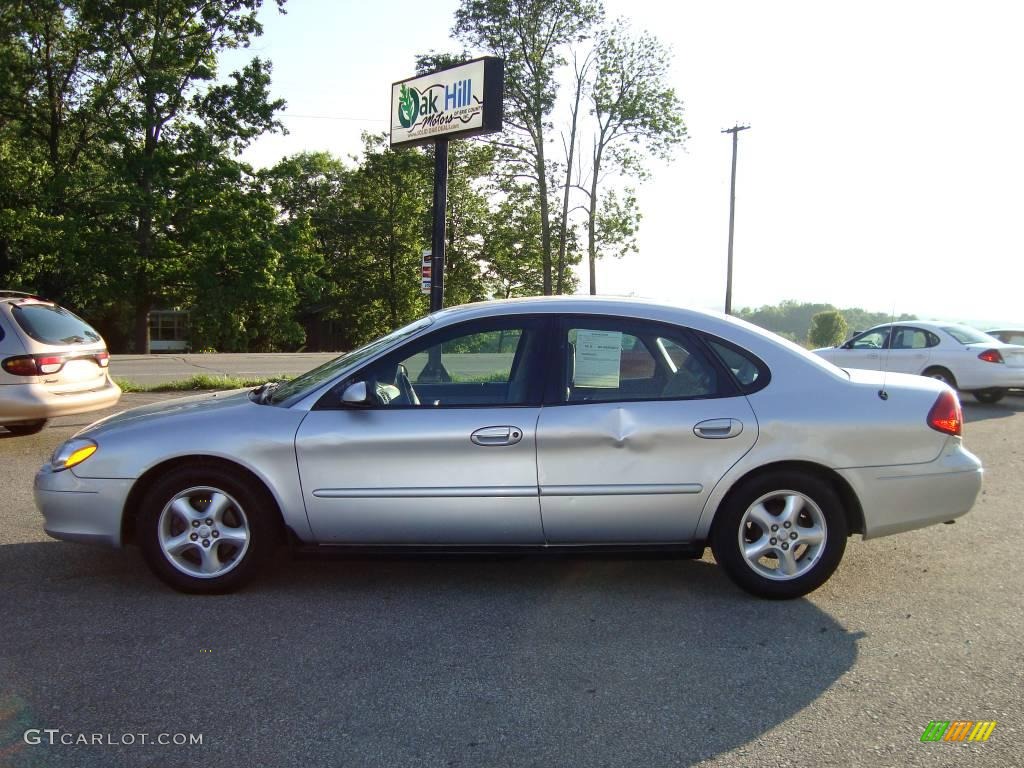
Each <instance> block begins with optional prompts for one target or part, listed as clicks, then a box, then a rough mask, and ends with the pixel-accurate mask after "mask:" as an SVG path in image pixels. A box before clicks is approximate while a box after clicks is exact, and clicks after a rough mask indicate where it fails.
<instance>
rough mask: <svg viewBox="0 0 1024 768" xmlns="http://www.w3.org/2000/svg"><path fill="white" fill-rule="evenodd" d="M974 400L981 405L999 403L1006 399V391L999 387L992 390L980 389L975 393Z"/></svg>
mask: <svg viewBox="0 0 1024 768" xmlns="http://www.w3.org/2000/svg"><path fill="white" fill-rule="evenodd" d="M973 395H974V399H975V400H977V401H978V402H979V403H998V402H999V401H1000V400H1002V399H1003V398H1004V397H1006V390H1005V389H1000V388H998V387H993V388H992V389H979V390H976V391H975V392H974V393H973Z"/></svg>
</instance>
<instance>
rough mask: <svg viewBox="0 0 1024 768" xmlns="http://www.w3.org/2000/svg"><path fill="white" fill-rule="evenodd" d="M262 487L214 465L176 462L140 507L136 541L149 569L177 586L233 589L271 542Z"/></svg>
mask: <svg viewBox="0 0 1024 768" xmlns="http://www.w3.org/2000/svg"><path fill="white" fill-rule="evenodd" d="M275 520H276V515H275V510H274V509H273V501H272V500H271V499H270V498H269V497H268V494H266V493H265V492H261V489H259V488H256V487H254V486H253V484H252V483H244V482H242V481H241V480H240V479H239V478H238V477H237V476H236V475H234V474H233V473H231V472H228V471H226V470H223V469H220V468H205V469H199V468H196V467H180V468H178V469H175V470H171V472H169V473H168V475H167V476H166V477H164V478H162V479H160V480H159V481H157V482H156V483H155V484H154V485H153V487H152V488H150V489H149V491H148V492H147V493H146V495H145V497H144V499H143V502H142V507H141V509H140V510H139V518H138V532H139V544H140V545H141V547H142V552H143V556H144V557H145V560H146V563H147V564H148V565H149V567H150V568H151V569H152V571H153V572H154V573H155V574H156V575H157V576H159V577H160V578H161V579H162V580H163V581H164V582H166V583H167V584H169V585H170V586H172V587H174V588H175V589H177V590H179V591H181V592H192V593H221V592H230V591H232V590H235V589H238V588H239V587H241V586H242V585H243V584H245V583H246V582H247V581H249V580H250V579H251V578H252V577H253V576H254V575H255V574H256V573H257V571H258V569H259V567H260V565H261V564H262V563H264V562H266V560H267V558H268V557H269V556H270V555H271V553H272V552H273V550H274V547H275V546H276V544H277V542H278V535H277V533H278V527H277V525H276V524H275Z"/></svg>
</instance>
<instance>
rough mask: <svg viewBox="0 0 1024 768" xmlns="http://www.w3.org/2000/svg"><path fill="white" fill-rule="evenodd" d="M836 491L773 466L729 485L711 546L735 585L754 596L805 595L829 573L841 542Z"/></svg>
mask: <svg viewBox="0 0 1024 768" xmlns="http://www.w3.org/2000/svg"><path fill="white" fill-rule="evenodd" d="M846 536H847V527H846V518H845V515H844V514H843V506H842V502H841V501H840V500H839V497H838V496H837V495H836V492H835V491H834V490H833V489H832V488H831V486H829V484H828V483H826V482H824V481H823V480H821V479H819V478H817V477H815V476H813V475H810V474H804V473H800V472H790V471H786V472H771V473H768V474H764V475H761V476H757V477H754V478H752V479H750V480H748V481H745V482H744V483H743V484H742V485H741V486H739V487H738V488H736V489H735V490H734V491H732V492H731V493H730V494H729V496H728V497H727V498H726V500H725V501H724V502H723V504H722V506H721V507H720V508H719V510H718V513H717V514H716V517H715V522H714V526H713V528H712V531H711V549H712V551H713V552H714V554H715V559H716V560H717V561H718V564H719V565H721V566H722V567H723V568H724V569H725V571H726V573H727V574H728V575H729V577H730V578H731V579H732V580H733V581H734V582H735V583H736V584H737V585H739V586H740V587H742V588H743V589H745V590H746V591H747V592H750V593H751V594H754V595H757V596H759V597H767V598H773V599H789V598H794V597H800V596H802V595H806V594H807V593H808V592H812V591H813V590H815V589H817V588H818V587H820V586H821V585H822V584H824V583H825V582H826V581H827V580H828V578H829V576H831V575H832V573H833V571H835V569H836V567H837V566H838V565H839V561H840V560H841V559H842V557H843V552H844V551H845V550H846Z"/></svg>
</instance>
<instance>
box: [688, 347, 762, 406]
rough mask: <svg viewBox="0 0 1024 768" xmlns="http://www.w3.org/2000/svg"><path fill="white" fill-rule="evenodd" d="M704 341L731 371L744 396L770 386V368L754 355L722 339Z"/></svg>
mask: <svg viewBox="0 0 1024 768" xmlns="http://www.w3.org/2000/svg"><path fill="white" fill-rule="evenodd" d="M704 341H705V342H706V343H707V345H708V346H709V347H711V349H712V351H713V352H714V353H715V354H716V355H717V356H718V359H719V360H720V361H721V362H722V364H723V365H724V366H725V367H726V368H728V369H729V372H730V373H731V374H732V376H733V378H734V379H735V380H736V383H737V384H738V385H739V388H740V391H741V392H742V393H743V394H745V395H749V394H752V393H753V392H757V391H758V390H761V389H764V388H765V387H766V386H768V381H769V380H770V379H771V373H770V371H769V370H768V366H767V365H765V364H764V362H763V361H762V360H761V359H760V358H758V357H756V356H755V355H754V354H753V353H751V352H747V351H746V350H745V349H740V348H739V347H737V346H735V345H733V344H729V343H728V342H725V341H722V340H721V339H712V338H707V337H705V339H704Z"/></svg>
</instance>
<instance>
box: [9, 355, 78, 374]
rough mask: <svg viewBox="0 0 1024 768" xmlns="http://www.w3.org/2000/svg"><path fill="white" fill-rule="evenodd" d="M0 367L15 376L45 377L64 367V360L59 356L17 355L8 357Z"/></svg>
mask: <svg viewBox="0 0 1024 768" xmlns="http://www.w3.org/2000/svg"><path fill="white" fill-rule="evenodd" d="M0 365H2V366H3V369H4V370H5V371H7V372H8V373H13V374H14V375H15V376H47V375H49V374H51V373H57V372H58V371H59V370H60V369H61V368H63V367H64V358H63V357H61V356H60V355H19V356H18V357H8V358H7V359H6V360H4V361H3V362H2V363H0Z"/></svg>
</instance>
